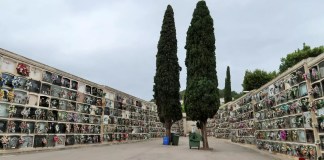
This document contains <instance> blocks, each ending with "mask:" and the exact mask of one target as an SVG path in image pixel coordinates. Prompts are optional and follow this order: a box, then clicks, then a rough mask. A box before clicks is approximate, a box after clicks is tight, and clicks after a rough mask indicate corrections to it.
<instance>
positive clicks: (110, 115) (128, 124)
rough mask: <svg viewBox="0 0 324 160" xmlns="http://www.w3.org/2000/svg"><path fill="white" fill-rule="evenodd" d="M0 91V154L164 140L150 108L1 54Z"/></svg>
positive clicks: (107, 89)
mask: <svg viewBox="0 0 324 160" xmlns="http://www.w3.org/2000/svg"><path fill="white" fill-rule="evenodd" d="M0 87H1V90H0V142H1V143H0V148H1V149H3V150H9V149H21V148H24V149H26V148H27V149H28V148H37V147H65V146H72V145H86V144H93V143H109V142H121V141H128V140H144V139H148V138H151V137H154V138H155V137H161V136H163V135H164V131H165V130H164V127H163V126H162V123H160V122H159V119H158V117H157V110H156V106H155V104H153V103H150V102H146V101H144V100H141V99H139V98H136V97H133V96H131V95H128V94H126V93H124V92H121V91H118V90H115V89H113V88H110V87H108V86H104V85H99V84H96V83H93V82H90V81H87V80H85V79H82V78H79V77H76V76H74V75H71V74H68V73H66V72H63V71H60V70H57V69H55V68H52V67H49V66H47V65H44V64H41V63H38V62H35V61H33V60H30V59H27V58H24V57H22V56H19V55H17V54H14V53H12V52H9V51H6V50H3V49H0Z"/></svg>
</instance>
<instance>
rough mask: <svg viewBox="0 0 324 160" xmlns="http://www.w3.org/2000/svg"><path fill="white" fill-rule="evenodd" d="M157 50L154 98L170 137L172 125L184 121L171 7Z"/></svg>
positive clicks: (167, 13) (166, 15)
mask: <svg viewBox="0 0 324 160" xmlns="http://www.w3.org/2000/svg"><path fill="white" fill-rule="evenodd" d="M157 48H158V52H157V54H156V73H155V77H154V86H153V91H154V95H153V96H154V99H155V103H156V105H157V108H158V115H159V118H160V121H161V122H162V123H164V126H165V128H166V134H167V135H168V136H169V137H170V136H171V126H172V124H173V123H174V122H176V121H178V120H181V119H182V112H181V104H180V93H179V91H180V82H179V74H180V71H181V67H180V66H179V63H178V57H177V49H178V47H177V37H176V28H175V23H174V13H173V9H172V7H171V6H170V5H168V7H167V9H166V11H165V14H164V19H163V24H162V29H161V32H160V40H159V42H158V47H157ZM169 139H170V138H169Z"/></svg>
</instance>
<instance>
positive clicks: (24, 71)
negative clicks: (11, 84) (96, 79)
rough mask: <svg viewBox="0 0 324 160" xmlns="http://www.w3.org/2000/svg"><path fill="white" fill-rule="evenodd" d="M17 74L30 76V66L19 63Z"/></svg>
mask: <svg viewBox="0 0 324 160" xmlns="http://www.w3.org/2000/svg"><path fill="white" fill-rule="evenodd" d="M16 70H17V73H18V74H20V75H23V76H29V73H30V71H29V66H27V65H26V64H23V63H18V65H17V67H16Z"/></svg>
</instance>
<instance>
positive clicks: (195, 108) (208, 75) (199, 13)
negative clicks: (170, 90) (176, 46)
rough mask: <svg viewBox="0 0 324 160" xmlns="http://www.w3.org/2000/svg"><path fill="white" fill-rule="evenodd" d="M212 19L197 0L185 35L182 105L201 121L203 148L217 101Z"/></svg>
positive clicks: (204, 5)
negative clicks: (185, 72) (185, 81)
mask: <svg viewBox="0 0 324 160" xmlns="http://www.w3.org/2000/svg"><path fill="white" fill-rule="evenodd" d="M213 23H214V22H213V19H212V17H211V16H210V13H209V9H208V7H207V6H206V2H205V1H199V2H198V3H197V6H196V8H195V10H194V13H193V17H192V19H191V23H190V26H189V29H188V31H187V39H186V46H185V49H186V50H187V52H186V60H185V64H186V67H187V87H186V92H185V96H184V105H185V110H186V113H187V117H188V118H190V119H191V120H199V121H200V123H201V124H202V133H203V134H202V135H203V139H204V140H203V148H209V146H208V141H207V134H206V123H207V119H208V118H212V117H213V116H214V115H215V114H216V112H217V110H218V108H219V105H220V102H219V93H218V88H217V87H218V80H217V72H216V55H215V49H216V47H215V34H214V24H213Z"/></svg>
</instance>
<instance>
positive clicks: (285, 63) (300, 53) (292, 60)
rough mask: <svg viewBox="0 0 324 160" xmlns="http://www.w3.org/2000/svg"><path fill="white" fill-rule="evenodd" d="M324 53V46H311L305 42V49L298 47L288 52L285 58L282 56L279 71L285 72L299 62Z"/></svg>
mask: <svg viewBox="0 0 324 160" xmlns="http://www.w3.org/2000/svg"><path fill="white" fill-rule="evenodd" d="M321 53H324V46H319V47H315V48H313V49H312V48H311V47H310V46H307V45H306V44H305V43H303V49H301V50H300V49H299V48H298V49H297V50H295V51H294V52H293V53H290V54H288V55H287V56H286V57H285V58H281V64H280V66H279V73H283V72H284V71H286V70H287V69H288V68H290V67H292V66H294V65H295V64H297V63H298V62H300V61H301V60H303V59H306V58H308V57H316V56H318V55H320V54H321Z"/></svg>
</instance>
